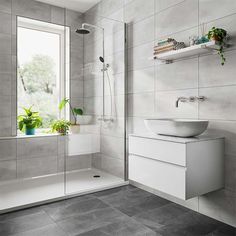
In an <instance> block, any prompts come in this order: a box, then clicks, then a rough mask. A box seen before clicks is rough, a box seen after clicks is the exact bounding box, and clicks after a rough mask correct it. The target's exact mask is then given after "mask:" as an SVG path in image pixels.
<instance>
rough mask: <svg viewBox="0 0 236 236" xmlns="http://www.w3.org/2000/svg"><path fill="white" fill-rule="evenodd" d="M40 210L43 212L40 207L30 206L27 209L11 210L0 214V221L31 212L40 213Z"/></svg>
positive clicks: (30, 213)
mask: <svg viewBox="0 0 236 236" xmlns="http://www.w3.org/2000/svg"><path fill="white" fill-rule="evenodd" d="M40 212H41V213H42V212H44V211H43V210H42V209H41V207H32V208H28V209H23V210H18V211H13V212H9V213H5V214H1V215H0V221H3V220H11V219H15V218H18V217H22V216H27V215H32V214H36V213H40Z"/></svg>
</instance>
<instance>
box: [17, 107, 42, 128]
mask: <svg viewBox="0 0 236 236" xmlns="http://www.w3.org/2000/svg"><path fill="white" fill-rule="evenodd" d="M32 107H33V106H31V107H29V108H25V107H23V110H24V111H25V114H23V115H19V116H18V117H17V119H18V126H19V129H20V131H25V130H26V129H34V128H39V127H40V126H41V125H42V118H41V117H40V116H39V112H35V111H32Z"/></svg>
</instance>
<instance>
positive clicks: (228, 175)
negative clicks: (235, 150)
mask: <svg viewBox="0 0 236 236" xmlns="http://www.w3.org/2000/svg"><path fill="white" fill-rule="evenodd" d="M225 189H227V190H229V191H233V192H234V193H235V195H236V156H228V155H226V156H225ZM235 210H236V209H235Z"/></svg>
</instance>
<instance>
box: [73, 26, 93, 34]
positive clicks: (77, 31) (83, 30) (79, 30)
mask: <svg viewBox="0 0 236 236" xmlns="http://www.w3.org/2000/svg"><path fill="white" fill-rule="evenodd" d="M75 32H76V33H78V34H89V33H90V31H89V30H87V29H85V28H83V27H82V28H79V29H77V30H76V31H75Z"/></svg>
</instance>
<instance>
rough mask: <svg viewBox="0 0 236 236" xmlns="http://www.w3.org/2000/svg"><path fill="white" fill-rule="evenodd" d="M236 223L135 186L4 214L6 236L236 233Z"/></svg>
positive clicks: (0, 228)
mask: <svg viewBox="0 0 236 236" xmlns="http://www.w3.org/2000/svg"><path fill="white" fill-rule="evenodd" d="M235 233H236V231H235V228H233V227H230V226H227V225H225V224H223V223H221V222H218V221H216V220H213V219H211V218H208V217H206V216H203V215H200V214H198V213H196V212H193V211H191V210H189V209H187V208H184V207H181V206H179V205H177V204H174V203H172V202H169V201H167V200H165V199H162V198H159V197H157V196H155V195H153V194H151V193H148V192H145V191H143V190H140V189H138V188H135V187H132V186H125V187H120V188H115V189H111V190H107V191H103V192H98V193H95V194H90V195H85V196H81V197H77V198H72V199H69V200H64V201H60V202H56V203H51V204H47V205H43V206H40V207H34V208H30V209H26V210H22V211H17V212H13V213H8V214H3V215H0V235H1V236H8V235H14V236H31V235H32V236H68V235H74V236H76V235H78V236H103V235H104V236H108V235H112V236H113V235H114V236H133V235H134V236H149V235H150V236H154V235H157V236H159V235H166V236H172V235H174V236H178V235H180V236H185V235H187V236H191V235H194V236H201V235H207V236H231V235H232V236H235Z"/></svg>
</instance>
